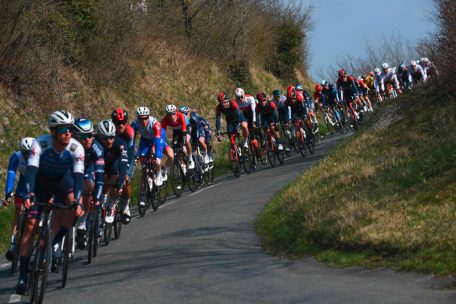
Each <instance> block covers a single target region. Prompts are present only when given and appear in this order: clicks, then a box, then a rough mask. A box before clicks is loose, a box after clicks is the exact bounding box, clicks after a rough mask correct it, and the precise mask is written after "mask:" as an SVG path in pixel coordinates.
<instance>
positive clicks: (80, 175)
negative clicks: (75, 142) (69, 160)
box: [72, 145, 85, 201]
mask: <svg viewBox="0 0 456 304" xmlns="http://www.w3.org/2000/svg"><path fill="white" fill-rule="evenodd" d="M72 157H73V193H74V199H75V200H76V201H79V198H80V197H81V194H82V187H83V185H84V157H85V155H84V148H83V147H82V146H81V145H79V146H77V148H76V149H75V150H74V152H72Z"/></svg>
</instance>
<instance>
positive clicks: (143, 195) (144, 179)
mask: <svg viewBox="0 0 456 304" xmlns="http://www.w3.org/2000/svg"><path fill="white" fill-rule="evenodd" d="M140 202H144V204H140ZM148 204H149V177H148V176H147V173H146V170H145V168H143V170H141V180H140V181H139V202H138V213H139V216H140V217H143V216H144V215H145V214H146V210H147V205H148Z"/></svg>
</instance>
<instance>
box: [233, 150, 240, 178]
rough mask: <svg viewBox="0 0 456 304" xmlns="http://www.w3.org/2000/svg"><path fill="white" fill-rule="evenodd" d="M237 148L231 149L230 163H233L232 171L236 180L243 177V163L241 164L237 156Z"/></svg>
mask: <svg viewBox="0 0 456 304" xmlns="http://www.w3.org/2000/svg"><path fill="white" fill-rule="evenodd" d="M236 149H237V148H236V147H231V148H230V163H231V171H233V174H234V176H235V177H236V178H238V177H239V176H241V163H240V162H239V155H238V154H237V150H236Z"/></svg>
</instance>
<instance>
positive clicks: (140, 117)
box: [138, 116, 149, 120]
mask: <svg viewBox="0 0 456 304" xmlns="http://www.w3.org/2000/svg"><path fill="white" fill-rule="evenodd" d="M138 118H139V120H147V119H149V116H139V117H138Z"/></svg>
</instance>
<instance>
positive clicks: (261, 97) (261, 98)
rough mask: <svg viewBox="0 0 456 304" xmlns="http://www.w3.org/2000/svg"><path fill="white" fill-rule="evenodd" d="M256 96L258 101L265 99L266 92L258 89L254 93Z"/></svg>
mask: <svg viewBox="0 0 456 304" xmlns="http://www.w3.org/2000/svg"><path fill="white" fill-rule="evenodd" d="M256 98H257V99H258V101H265V100H266V93H265V92H263V91H260V92H258V94H257V95H256Z"/></svg>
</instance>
